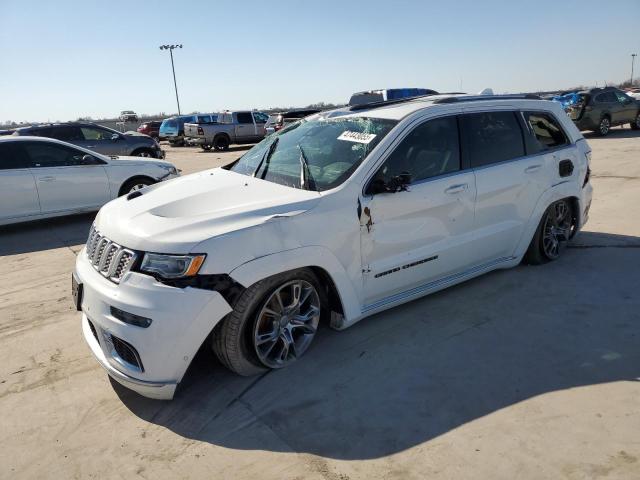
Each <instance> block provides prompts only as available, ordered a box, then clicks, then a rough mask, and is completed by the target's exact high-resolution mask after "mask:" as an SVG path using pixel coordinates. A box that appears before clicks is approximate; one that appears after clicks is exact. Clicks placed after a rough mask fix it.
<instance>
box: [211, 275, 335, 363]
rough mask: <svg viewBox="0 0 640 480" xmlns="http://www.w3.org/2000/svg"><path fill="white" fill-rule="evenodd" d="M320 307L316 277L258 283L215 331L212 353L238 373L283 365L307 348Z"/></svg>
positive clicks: (275, 278)
mask: <svg viewBox="0 0 640 480" xmlns="http://www.w3.org/2000/svg"><path fill="white" fill-rule="evenodd" d="M324 304H325V301H324V297H323V294H322V289H321V288H320V286H319V283H318V279H317V278H316V276H315V275H314V274H313V273H312V272H310V271H308V270H304V269H302V270H294V271H292V272H287V273H283V274H279V275H275V276H273V277H270V278H267V279H264V280H261V281H259V282H257V283H256V284H254V285H252V286H251V287H249V288H248V289H247V290H245V291H244V292H243V294H242V295H241V296H240V298H239V299H238V301H237V302H236V305H235V308H234V310H233V312H231V313H230V314H229V315H227V317H225V319H224V320H223V321H222V323H221V324H220V325H219V326H218V327H217V328H216V331H215V332H214V335H213V350H214V352H215V354H216V356H217V357H218V359H219V360H220V361H221V362H222V363H223V364H224V365H225V366H226V367H227V368H228V369H229V370H231V371H233V372H235V373H237V374H239V375H254V374H256V373H260V372H263V371H265V370H266V369H276V368H284V367H287V366H288V365H290V364H291V363H293V362H294V361H296V360H297V359H298V358H300V357H301V356H302V355H303V354H304V353H305V352H306V351H307V350H308V348H309V346H310V345H311V342H312V341H313V339H314V337H315V334H316V331H317V329H318V323H319V321H320V315H321V313H322V312H323V305H324Z"/></svg>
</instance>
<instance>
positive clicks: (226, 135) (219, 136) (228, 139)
mask: <svg viewBox="0 0 640 480" xmlns="http://www.w3.org/2000/svg"><path fill="white" fill-rule="evenodd" d="M219 138H224V139H226V140H227V141H228V142H229V143H231V137H230V136H229V134H228V133H218V134H216V136H215V137H213V143H216V140H218V139H219Z"/></svg>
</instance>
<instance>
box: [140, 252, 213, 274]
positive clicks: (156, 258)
mask: <svg viewBox="0 0 640 480" xmlns="http://www.w3.org/2000/svg"><path fill="white" fill-rule="evenodd" d="M205 257H206V255H162V254H160V253H145V254H144V258H143V259H142V264H141V265H140V271H142V272H145V273H152V274H153V273H155V274H158V275H159V276H161V277H162V278H182V277H193V276H194V275H195V274H196V273H198V270H200V267H201V266H202V264H203V263H204V259H205Z"/></svg>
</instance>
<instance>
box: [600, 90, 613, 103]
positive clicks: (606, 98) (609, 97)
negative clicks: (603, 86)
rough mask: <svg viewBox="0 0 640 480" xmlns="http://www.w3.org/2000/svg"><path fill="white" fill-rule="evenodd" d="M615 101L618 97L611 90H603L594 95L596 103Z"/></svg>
mask: <svg viewBox="0 0 640 480" xmlns="http://www.w3.org/2000/svg"><path fill="white" fill-rule="evenodd" d="M617 101H618V98H617V97H616V94H615V93H613V92H604V93H601V94H599V95H596V102H598V103H610V102H617Z"/></svg>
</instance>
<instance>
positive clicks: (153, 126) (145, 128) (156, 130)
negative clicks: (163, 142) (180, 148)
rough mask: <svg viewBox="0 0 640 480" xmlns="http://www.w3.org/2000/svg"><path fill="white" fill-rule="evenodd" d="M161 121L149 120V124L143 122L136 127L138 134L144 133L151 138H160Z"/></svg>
mask: <svg viewBox="0 0 640 480" xmlns="http://www.w3.org/2000/svg"><path fill="white" fill-rule="evenodd" d="M161 124H162V122H161V121H157V120H151V121H149V122H144V123H143V124H141V125H140V126H139V127H138V130H137V131H138V133H144V134H145V135H149V136H150V137H151V138H156V139H157V138H158V137H159V136H160V125H161Z"/></svg>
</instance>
